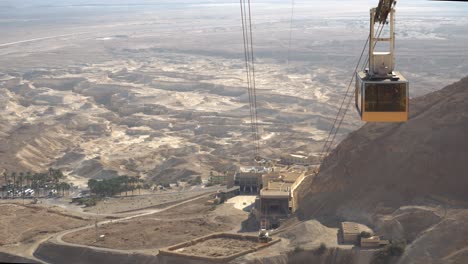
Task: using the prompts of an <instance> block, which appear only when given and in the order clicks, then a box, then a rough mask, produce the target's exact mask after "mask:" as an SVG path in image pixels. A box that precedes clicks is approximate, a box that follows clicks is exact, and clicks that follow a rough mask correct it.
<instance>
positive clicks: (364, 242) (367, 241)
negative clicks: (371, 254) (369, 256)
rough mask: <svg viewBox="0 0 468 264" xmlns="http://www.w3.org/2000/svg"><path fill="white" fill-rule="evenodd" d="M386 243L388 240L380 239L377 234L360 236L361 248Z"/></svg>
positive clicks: (379, 245) (376, 246)
mask: <svg viewBox="0 0 468 264" xmlns="http://www.w3.org/2000/svg"><path fill="white" fill-rule="evenodd" d="M388 244H389V241H388V240H382V239H380V237H379V236H371V237H369V238H365V237H361V247H362V248H378V247H381V246H385V245H388Z"/></svg>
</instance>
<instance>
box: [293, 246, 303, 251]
mask: <svg viewBox="0 0 468 264" xmlns="http://www.w3.org/2000/svg"><path fill="white" fill-rule="evenodd" d="M302 251H304V249H303V248H302V247H301V246H296V247H294V253H298V252H302Z"/></svg>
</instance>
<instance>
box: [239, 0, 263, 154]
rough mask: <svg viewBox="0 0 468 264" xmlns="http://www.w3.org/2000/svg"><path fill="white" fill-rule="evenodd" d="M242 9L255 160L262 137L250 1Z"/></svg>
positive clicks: (244, 2)
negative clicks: (259, 122) (259, 125)
mask: <svg viewBox="0 0 468 264" xmlns="http://www.w3.org/2000/svg"><path fill="white" fill-rule="evenodd" d="M239 4H240V7H241V20H242V37H243V44H244V59H245V68H246V77H247V91H248V96H249V111H250V126H251V132H252V140H253V141H252V143H253V145H254V159H257V157H258V156H259V149H260V142H259V141H260V136H259V129H258V112H257V91H256V83H255V63H254V58H255V57H254V50H253V33H252V15H251V8H250V0H247V1H246V0H239Z"/></svg>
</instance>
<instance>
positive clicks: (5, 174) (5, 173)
mask: <svg viewBox="0 0 468 264" xmlns="http://www.w3.org/2000/svg"><path fill="white" fill-rule="evenodd" d="M3 177H4V178H5V184H4V185H5V189H4V190H3V192H2V195H3V196H5V191H6V190H7V188H8V173H7V172H6V171H5V172H4V173H3Z"/></svg>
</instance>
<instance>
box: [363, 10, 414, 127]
mask: <svg viewBox="0 0 468 264" xmlns="http://www.w3.org/2000/svg"><path fill="white" fill-rule="evenodd" d="M379 12H382V11H381V10H380V11H376V8H373V9H371V12H370V16H371V23H370V37H369V40H370V42H369V68H368V69H366V70H364V71H360V72H356V90H355V100H356V108H357V110H358V112H359V115H360V116H361V120H362V121H366V122H406V121H408V106H409V100H408V98H409V82H408V80H406V79H405V78H404V77H403V75H401V73H399V72H397V71H394V47H395V35H394V14H395V10H394V9H393V8H392V9H391V10H390V11H389V13H390V23H389V24H390V36H389V37H387V38H381V37H380V36H378V37H376V36H375V35H374V26H375V23H376V22H380V25H381V26H382V27H383V26H384V25H385V24H386V21H382V20H379V19H378V18H379V17H382V16H381V15H379V16H376V14H379ZM376 18H377V21H376ZM385 20H386V16H385ZM379 41H381V42H388V43H389V45H388V46H389V49H390V51H389V52H375V51H374V49H375V47H376V43H377V42H379Z"/></svg>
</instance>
